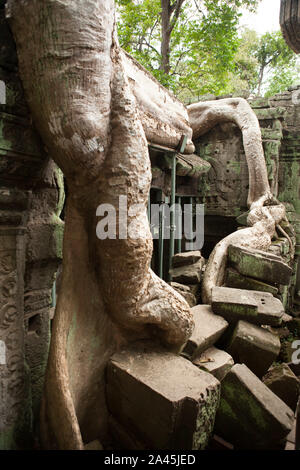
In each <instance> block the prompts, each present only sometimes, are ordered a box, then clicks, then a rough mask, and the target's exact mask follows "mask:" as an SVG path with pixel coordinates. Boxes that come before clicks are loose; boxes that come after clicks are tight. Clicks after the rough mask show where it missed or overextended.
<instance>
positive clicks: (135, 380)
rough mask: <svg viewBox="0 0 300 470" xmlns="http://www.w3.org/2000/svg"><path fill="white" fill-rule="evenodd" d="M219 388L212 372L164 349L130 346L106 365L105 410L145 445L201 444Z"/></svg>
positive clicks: (186, 446) (181, 446)
mask: <svg viewBox="0 0 300 470" xmlns="http://www.w3.org/2000/svg"><path fill="white" fill-rule="evenodd" d="M219 392H220V383H219V381H218V380H217V379H216V378H215V377H213V376H212V375H211V374H208V373H207V372H204V371H201V370H200V369H198V367H196V366H194V365H193V364H192V363H191V362H190V361H188V360H186V359H184V358H183V357H180V356H178V355H175V354H172V353H169V352H166V351H165V350H157V351H153V350H152V351H150V350H149V351H147V348H146V347H145V346H144V347H143V349H142V348H141V347H140V348H138V347H132V348H131V349H130V350H126V351H122V352H119V353H116V354H114V355H113V356H112V358H111V360H110V362H109V364H108V368H107V403H108V409H109V412H110V413H111V414H112V416H113V417H114V419H115V420H116V421H117V422H118V423H120V424H121V425H122V426H123V427H124V428H125V429H126V430H128V431H129V434H130V435H131V436H132V435H134V436H137V439H138V440H139V441H142V442H143V443H144V444H145V448H147V449H161V450H163V449H178V450H180V449H196V450H197V449H204V448H205V447H206V445H207V443H208V440H209V438H210V436H211V433H212V430H213V426H214V419H215V414H216V410H217V407H218V405H219Z"/></svg>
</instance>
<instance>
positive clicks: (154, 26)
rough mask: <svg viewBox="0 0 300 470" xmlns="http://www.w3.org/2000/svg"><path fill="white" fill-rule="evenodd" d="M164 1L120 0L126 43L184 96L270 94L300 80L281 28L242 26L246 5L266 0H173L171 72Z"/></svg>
mask: <svg viewBox="0 0 300 470" xmlns="http://www.w3.org/2000/svg"><path fill="white" fill-rule="evenodd" d="M161 1H162V0H117V7H118V33H119V40H120V44H121V46H122V47H123V48H124V49H125V50H126V51H127V52H129V53H130V54H131V55H133V56H134V57H135V58H136V59H137V60H138V61H139V62H140V63H141V64H142V65H143V66H144V67H145V68H146V69H148V70H149V71H150V72H151V73H152V74H153V75H154V76H155V77H156V78H157V79H158V80H159V81H160V82H161V83H162V84H163V85H164V86H166V87H167V88H169V89H171V90H172V91H173V92H174V93H175V94H176V95H177V96H178V97H179V98H180V99H181V100H182V101H185V102H190V101H194V100H197V99H198V98H199V97H200V96H201V95H205V94H209V93H213V94H216V95H220V94H227V93H233V94H235V95H239V96H246V97H247V96H249V95H250V94H255V95H260V94H262V93H263V92H265V93H266V96H270V95H272V94H275V93H278V92H280V91H283V90H285V89H287V88H288V87H289V86H290V85H293V84H295V83H296V82H297V77H298V76H299V64H298V65H297V61H296V54H294V53H293V51H292V50H291V49H289V47H288V46H287V45H286V43H285V41H284V39H283V37H282V34H281V32H280V31H277V32H274V33H266V34H264V35H262V36H259V35H258V34H257V33H256V32H255V31H251V30H248V29H244V30H242V34H241V32H240V29H239V18H240V16H241V14H240V11H241V8H242V7H243V8H248V9H249V10H252V11H253V10H255V8H256V6H257V3H258V2H259V1H260V0H227V1H225V0H170V3H169V5H170V7H171V8H172V7H173V6H174V8H175V6H176V5H177V4H178V2H180V1H181V2H182V3H180V5H181V6H180V13H179V15H178V17H177V18H175V21H174V23H175V24H174V27H173V29H172V33H171V37H170V51H171V52H170V72H169V73H168V74H167V73H165V72H164V71H163V67H162V55H161V43H162V21H161V12H162V7H161Z"/></svg>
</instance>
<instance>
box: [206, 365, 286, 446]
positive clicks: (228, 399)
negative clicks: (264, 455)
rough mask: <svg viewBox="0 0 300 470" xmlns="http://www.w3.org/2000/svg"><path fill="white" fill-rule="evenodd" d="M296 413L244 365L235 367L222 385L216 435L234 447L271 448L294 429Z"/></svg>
mask: <svg viewBox="0 0 300 470" xmlns="http://www.w3.org/2000/svg"><path fill="white" fill-rule="evenodd" d="M293 422H294V413H293V411H292V410H291V409H290V408H289V407H288V406H287V405H286V404H285V403H284V402H283V401H282V400H280V398H278V397H277V395H275V393H273V392H272V391H271V390H270V389H269V388H268V387H267V386H266V385H265V384H264V383H263V382H262V381H261V380H260V379H259V378H258V377H257V376H256V375H255V374H253V372H251V370H250V369H248V367H247V366H246V365H244V364H235V365H234V366H233V367H232V368H231V369H230V371H229V372H228V374H227V375H226V377H225V378H224V380H223V381H222V385H221V400H220V407H219V409H218V412H217V416H216V424H215V433H216V434H217V435H219V436H221V437H222V438H224V439H225V440H227V441H229V442H231V443H232V444H233V445H234V446H235V448H242V449H271V448H272V447H274V446H276V445H277V444H279V443H280V442H281V440H282V439H284V438H285V437H286V436H287V435H288V434H289V432H290V431H291V429H292V426H293Z"/></svg>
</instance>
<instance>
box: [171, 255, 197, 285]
mask: <svg viewBox="0 0 300 470" xmlns="http://www.w3.org/2000/svg"><path fill="white" fill-rule="evenodd" d="M203 266H204V259H203V258H201V259H199V261H197V262H196V263H194V264H190V265H188V266H180V267H178V268H172V269H170V275H171V278H172V282H178V283H179V284H199V282H200V281H201V277H202V268H203Z"/></svg>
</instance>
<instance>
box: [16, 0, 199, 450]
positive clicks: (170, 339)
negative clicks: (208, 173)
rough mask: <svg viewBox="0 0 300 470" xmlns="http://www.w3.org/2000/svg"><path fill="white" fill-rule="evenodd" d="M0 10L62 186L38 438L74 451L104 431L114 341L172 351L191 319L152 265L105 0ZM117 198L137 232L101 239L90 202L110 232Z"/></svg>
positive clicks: (137, 134) (144, 164) (36, 0)
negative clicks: (58, 265) (107, 217)
mask: <svg viewBox="0 0 300 470" xmlns="http://www.w3.org/2000/svg"><path fill="white" fill-rule="evenodd" d="M7 16H8V18H9V20H10V24H11V27H12V30H13V33H14V36H15V39H16V44H17V50H18V57H19V67H20V73H21V78H22V81H23V85H24V89H25V93H26V97H27V101H28V104H29V106H30V109H31V111H32V115H33V119H34V121H35V123H36V125H37V127H38V130H39V132H40V134H41V136H42V138H43V141H44V143H45V144H46V145H47V147H48V150H49V152H50V154H51V156H52V157H53V159H54V160H55V161H56V162H57V163H58V165H59V166H60V167H61V169H62V170H63V172H64V175H65V177H66V180H67V184H68V188H69V194H68V201H67V213H66V225H65V235H64V258H63V273H62V281H61V289H60V295H59V301H58V304H57V308H56V313H55V318H54V325H53V334H52V340H51V348H50V354H49V361H48V367H47V374H46V380H45V394H44V400H43V406H42V423H41V424H42V425H41V428H42V435H43V442H44V446H45V447H46V448H58V449H82V448H83V446H84V442H89V441H91V440H93V439H95V438H97V437H100V438H102V437H103V436H105V432H106V405H105V396H104V368H105V365H106V362H107V360H108V358H109V356H110V355H111V354H112V352H113V351H114V350H115V349H116V348H117V347H118V345H120V344H122V343H124V342H127V341H128V340H129V339H130V340H132V339H137V338H139V339H140V338H149V337H152V336H154V337H155V338H159V339H160V340H161V341H162V342H163V343H164V344H165V345H166V346H167V347H169V348H173V347H176V348H179V347H180V346H181V345H182V344H183V343H184V342H185V341H186V340H187V339H188V337H189V336H190V334H191V332H192V329H193V320H192V317H191V313H190V309H189V307H188V305H187V303H186V302H185V300H184V299H183V298H182V297H181V296H180V295H179V294H177V293H176V292H175V291H174V290H173V289H172V288H171V287H170V286H168V285H167V284H165V283H164V282H163V281H161V280H160V279H159V278H158V277H157V276H155V275H154V273H152V272H151V270H150V268H149V266H150V260H151V255H152V240H151V236H150V231H149V224H148V220H147V210H146V206H147V200H148V193H149V188H150V181H151V168H150V160H149V155H148V148H147V140H146V137H145V133H144V130H143V127H142V124H141V121H140V117H139V113H138V109H137V106H136V100H135V98H134V96H133V94H132V91H131V88H130V86H129V84H128V79H127V76H126V73H125V66H124V62H123V59H122V54H121V50H120V48H119V45H118V42H117V38H116V33H115V14H114V4H113V0H102V1H98V0H85V1H81V2H70V1H69V0H43V2H41V1H40V0H22V1H20V0H9V2H8V8H7ZM187 127H188V126H187ZM167 134H168V129H167V130H166V135H167ZM119 196H127V198H128V206H129V207H131V206H133V205H134V204H139V207H138V209H137V213H136V214H135V215H132V216H130V214H129V215H128V226H131V227H132V226H134V228H136V229H139V232H140V233H142V235H141V236H140V238H137V239H134V238H128V239H118V232H117V234H116V235H117V239H115V240H110V239H106V240H99V239H98V238H97V237H96V225H97V218H96V209H97V207H98V206H99V205H100V204H102V203H106V204H108V203H109V204H112V205H113V206H114V207H115V208H116V213H117V227H118V222H119V210H118V206H119Z"/></svg>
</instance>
